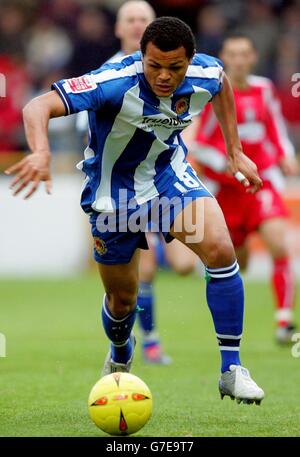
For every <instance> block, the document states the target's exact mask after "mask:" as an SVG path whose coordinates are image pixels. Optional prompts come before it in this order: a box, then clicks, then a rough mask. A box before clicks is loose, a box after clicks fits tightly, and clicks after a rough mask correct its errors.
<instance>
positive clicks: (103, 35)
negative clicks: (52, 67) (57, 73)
mask: <svg viewBox="0 0 300 457" xmlns="http://www.w3.org/2000/svg"><path fill="white" fill-rule="evenodd" d="M76 34H77V39H76V41H75V44H74V51H73V55H72V59H71V62H70V65H69V70H68V72H69V74H70V75H72V76H78V75H82V74H84V73H87V72H89V71H91V69H96V68H98V67H100V65H102V64H103V63H104V62H105V61H106V60H108V59H109V58H110V57H111V56H112V55H113V54H114V53H115V52H116V50H117V49H118V43H117V40H116V39H115V38H114V32H113V28H112V25H111V24H110V23H109V16H107V14H106V13H105V12H104V11H103V10H101V9H99V8H96V7H87V8H84V9H83V10H82V11H81V13H80V15H79V17H78V22H77V30H76Z"/></svg>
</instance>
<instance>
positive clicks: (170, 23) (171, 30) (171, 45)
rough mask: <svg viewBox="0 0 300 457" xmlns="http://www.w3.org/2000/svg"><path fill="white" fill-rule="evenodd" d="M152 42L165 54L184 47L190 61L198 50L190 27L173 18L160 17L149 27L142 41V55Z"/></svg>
mask: <svg viewBox="0 0 300 457" xmlns="http://www.w3.org/2000/svg"><path fill="white" fill-rule="evenodd" d="M150 42H151V43H153V44H154V45H155V46H156V47H157V48H158V49H160V50H161V51H164V52H167V51H174V49H178V48H180V47H181V46H183V47H184V48H185V51H186V55H187V57H188V58H189V59H190V58H191V57H192V56H193V54H194V52H195V48H196V43H195V38H194V35H193V32H192V30H191V29H190V27H189V26H188V25H187V24H186V23H185V22H183V21H182V20H181V19H178V18H177V17H171V16H163V17H159V18H158V19H155V20H154V21H153V22H151V24H149V25H148V27H147V28H146V30H145V32H144V34H143V36H142V39H141V51H142V54H145V53H146V48H147V44H148V43H150Z"/></svg>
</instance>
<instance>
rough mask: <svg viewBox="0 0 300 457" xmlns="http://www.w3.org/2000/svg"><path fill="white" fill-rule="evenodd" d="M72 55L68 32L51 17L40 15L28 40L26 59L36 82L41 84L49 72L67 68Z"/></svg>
mask: <svg viewBox="0 0 300 457" xmlns="http://www.w3.org/2000/svg"><path fill="white" fill-rule="evenodd" d="M71 55H72V43H71V40H70V38H69V37H68V35H67V33H66V32H65V31H64V30H63V29H62V28H61V27H58V26H57V25H56V24H55V23H53V22H52V20H51V19H48V18H45V17H40V18H39V19H38V20H37V22H36V23H35V25H34V26H33V27H32V29H31V30H30V32H29V34H28V39H27V41H26V59H27V64H28V67H29V69H30V72H31V75H32V78H33V81H34V83H35V84H36V85H39V84H41V82H42V80H43V79H44V78H45V77H47V75H48V73H49V72H51V71H56V70H60V69H62V68H65V66H66V65H67V64H68V62H69V60H70V58H71Z"/></svg>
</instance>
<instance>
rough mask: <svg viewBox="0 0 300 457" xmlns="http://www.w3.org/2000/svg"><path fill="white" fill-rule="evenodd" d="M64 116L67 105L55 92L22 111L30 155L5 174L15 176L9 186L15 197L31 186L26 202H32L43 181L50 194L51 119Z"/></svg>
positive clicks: (39, 98)
mask: <svg viewBox="0 0 300 457" xmlns="http://www.w3.org/2000/svg"><path fill="white" fill-rule="evenodd" d="M65 114H66V108H65V105H64V104H63V102H62V100H61V98H60V97H59V95H58V94H57V93H56V91H50V92H48V93H46V94H44V95H41V96H39V97H36V98H34V99H32V100H31V101H30V102H29V103H28V104H27V105H26V106H25V108H24V109H23V119H24V128H25V134H26V139H27V143H28V146H29V148H30V150H31V154H29V155H28V156H26V157H25V158H24V159H23V160H21V161H20V162H18V163H17V164H15V165H13V166H11V167H10V168H8V169H7V170H6V171H5V173H6V174H7V175H11V174H15V175H16V176H15V177H14V179H13V181H12V183H11V185H10V187H11V189H14V193H13V195H17V194H18V193H19V192H20V191H21V190H22V189H24V188H26V187H27V186H28V185H30V183H32V184H31V188H30V189H29V191H28V192H27V194H26V195H25V198H29V197H30V196H31V195H32V194H33V193H34V192H35V191H36V189H37V188H38V186H39V184H40V182H41V181H44V182H45V185H46V191H47V192H48V193H51V175H50V157H51V154H50V147H49V141H48V124H49V120H50V119H51V118H53V117H59V116H64V115H65Z"/></svg>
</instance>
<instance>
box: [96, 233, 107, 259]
mask: <svg viewBox="0 0 300 457" xmlns="http://www.w3.org/2000/svg"><path fill="white" fill-rule="evenodd" d="M94 245H95V249H96V251H97V252H98V254H99V255H104V254H106V253H107V247H106V244H105V242H104V241H103V240H101V238H98V237H97V236H95V237H94Z"/></svg>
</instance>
